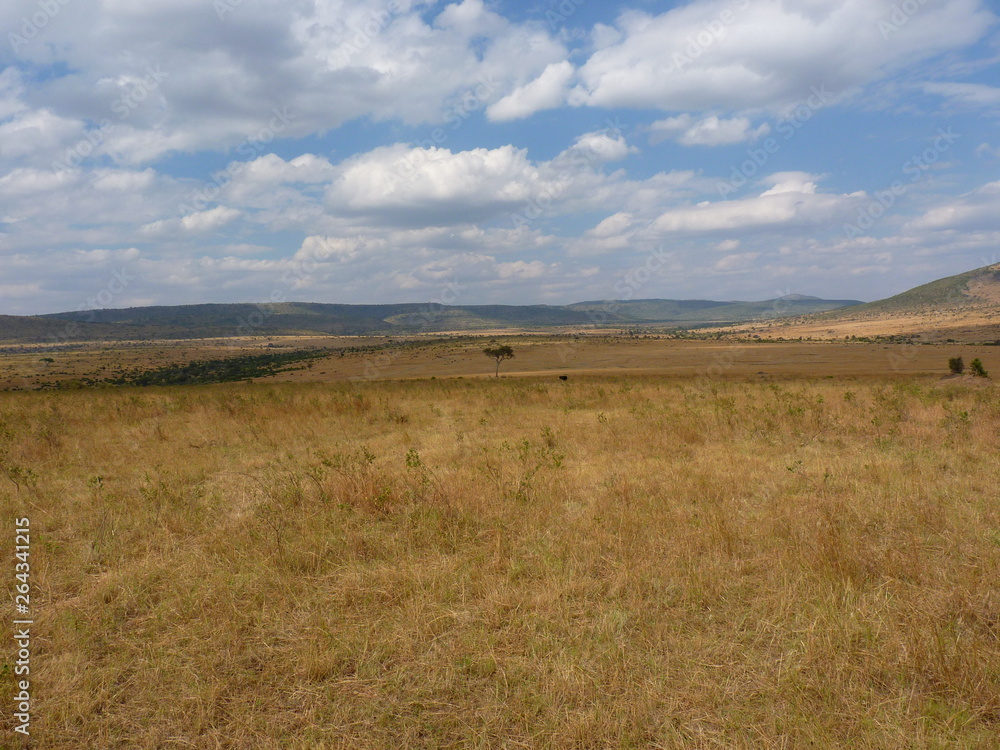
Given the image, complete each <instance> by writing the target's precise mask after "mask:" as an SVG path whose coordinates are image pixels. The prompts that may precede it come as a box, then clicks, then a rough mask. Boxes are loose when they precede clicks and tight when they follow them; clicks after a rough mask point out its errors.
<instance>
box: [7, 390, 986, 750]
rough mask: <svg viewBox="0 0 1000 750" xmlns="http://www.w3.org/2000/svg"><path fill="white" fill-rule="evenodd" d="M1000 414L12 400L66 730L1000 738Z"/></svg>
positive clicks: (314, 735) (833, 407)
mask: <svg viewBox="0 0 1000 750" xmlns="http://www.w3.org/2000/svg"><path fill="white" fill-rule="evenodd" d="M998 428H1000V401H998V399H997V392H996V389H995V388H983V389H969V388H963V387H962V386H961V385H959V384H956V385H954V386H944V387H939V388H931V387H928V386H927V385H923V384H920V383H917V382H909V381H905V380H903V381H896V382H889V381H886V382H881V381H877V380H874V381H872V380H867V381H843V382H835V381H831V380H824V381H807V380H804V379H803V380H796V379H789V380H776V381H772V382H769V383H757V382H744V381H739V380H733V381H718V382H710V381H708V382H700V383H697V384H694V383H691V382H690V381H685V380H683V379H660V378H647V379H635V378H614V377H606V378H589V379H588V378H574V379H573V380H572V381H570V382H569V383H560V382H558V381H544V382H543V381H532V380H504V379H501V380H499V381H496V380H488V381H487V380H478V381H463V380H451V381H442V380H435V381H415V382H403V383H369V384H361V385H346V384H344V385H316V384H313V385H309V384H275V385H250V386H248V385H232V386H216V387H197V388H190V389H183V388H175V389H146V390H133V389H120V390H110V391H92V392H65V393H63V392H60V393H7V394H0V467H2V468H3V474H0V483H2V485H0V493H2V495H0V497H2V503H3V507H4V511H5V517H6V518H12V517H14V516H21V515H28V516H30V517H31V519H32V529H33V532H34V536H33V546H34V549H33V566H32V570H33V574H34V575H35V577H34V578H33V585H34V593H35V597H36V600H37V601H35V610H36V625H35V628H36V631H35V633H36V639H35V642H34V648H35V651H34V654H33V659H34V662H33V665H34V668H35V671H36V674H35V680H36V681H35V683H34V691H35V698H36V705H35V708H34V714H35V723H34V725H33V729H34V730H35V733H36V737H37V745H36V746H37V747H45V748H54V749H59V748H67V749H68V748H79V747H92V748H150V749H152V748H164V747H198V748H219V747H221V748H257V747H276V748H279V747H280V748H324V747H326V748H398V747H427V748H439V747H463V748H493V747H495V748H501V747H531V748H549V747H551V748H568V747H578V748H587V747H593V748H610V747H613V748H649V747H659V748H784V747H808V746H810V745H812V746H815V747H844V748H848V747H850V748H945V747H949V748H950V747H967V748H989V747H994V746H995V743H996V737H997V736H998V733H1000V676H998V675H1000V598H998V592H997V581H998V580H1000V577H998V574H1000V504H998V500H1000V457H998V454H997V451H996V437H997V432H998ZM12 477H13V478H12ZM14 479H16V480H17V481H16V482H15V481H14ZM33 601H34V600H33ZM9 653H10V651H9V649H8V651H6V652H5V654H7V656H6V657H5V659H6V660H7V662H8V665H9ZM8 668H9V667H8ZM12 695H13V693H12V691H11V681H10V680H9V679H8V680H5V681H4V683H3V693H2V695H0V699H2V700H3V701H6V702H8V704H9V703H10V700H11V698H12Z"/></svg>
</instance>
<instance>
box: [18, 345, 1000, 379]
mask: <svg viewBox="0 0 1000 750" xmlns="http://www.w3.org/2000/svg"><path fill="white" fill-rule="evenodd" d="M490 340H496V341H498V342H500V343H505V344H510V345H511V346H513V348H514V351H515V352H516V357H515V359H513V360H512V361H509V362H505V363H504V364H503V366H502V368H501V372H502V373H504V374H505V375H510V376H535V375H553V376H554V375H558V374H571V375H574V376H576V375H581V374H590V375H594V374H645V375H651V374H660V375H685V376H703V375H705V374H706V373H708V374H712V375H723V374H724V375H727V376H732V375H758V374H764V375H768V376H788V375H806V376H827V375H834V376H837V377H843V376H855V375H877V376H882V375H895V376H910V375H931V374H938V375H944V374H946V373H947V372H948V368H947V362H948V359H949V358H951V357H958V356H961V357H964V358H965V359H966V361H972V359H974V358H976V357H979V358H981V359H982V361H983V363H984V364H985V365H986V369H987V370H991V369H992V370H996V371H997V372H1000V348H998V347H995V346H974V345H967V344H944V345H935V346H920V345H908V344H874V343H862V342H851V343H845V342H840V343H831V342H818V341H816V342H807V341H806V342H781V343H765V342H759V341H757V342H754V341H738V342H730V341H699V340H678V339H671V338H666V337H635V336H615V335H608V334H603V335H601V334H593V333H592V334H589V335H580V336H575V337H574V336H570V335H521V336H503V335H501V334H499V333H494V335H493V336H492V337H486V336H478V337H477V336H462V337H455V338H451V339H441V338H439V337H437V336H428V337H414V338H411V339H408V340H407V339H392V338H386V337H377V336H364V337H360V336H359V337H351V338H343V337H341V338H334V337H323V336H320V337H316V336H308V337H299V336H273V337H259V338H256V339H245V340H234V341H224V340H206V341H175V342H157V343H150V342H127V343H118V344H100V345H95V344H79V345H77V346H75V347H74V348H72V349H70V350H60V351H46V350H40V349H39V348H37V347H12V351H11V352H9V353H6V354H2V355H0V357H2V358H0V390H2V389H5V388H18V389H33V388H37V387H39V385H41V384H42V383H60V382H62V383H65V382H66V381H73V380H79V379H81V378H87V377H89V378H95V379H103V378H108V377H112V376H114V375H115V374H117V373H120V372H122V371H123V370H135V369H139V370H145V369H151V368H156V367H162V366H165V365H180V364H185V363H188V362H191V361H193V360H205V359H216V358H227V357H234V356H237V355H242V354H267V353H280V352H286V351H292V350H299V349H313V348H318V349H328V350H331V354H330V356H328V357H326V358H323V359H317V360H315V361H310V362H308V363H304V365H303V366H302V367H299V366H298V365H296V366H295V367H296V368H297V369H292V370H290V371H288V372H286V373H282V374H280V375H278V376H276V377H273V378H269V379H268V382H271V381H274V380H276V381H281V382H299V383H304V382H333V381H342V380H357V379H363V380H370V379H386V378H388V379H403V378H431V377H439V378H440V377H480V376H481V377H487V376H492V375H493V371H494V366H495V365H494V363H493V362H492V360H489V359H487V358H486V357H484V356H483V352H482V350H483V347H484V346H487V345H488V344H489V343H490ZM44 359H51V360H52V362H45V361H43V360H44Z"/></svg>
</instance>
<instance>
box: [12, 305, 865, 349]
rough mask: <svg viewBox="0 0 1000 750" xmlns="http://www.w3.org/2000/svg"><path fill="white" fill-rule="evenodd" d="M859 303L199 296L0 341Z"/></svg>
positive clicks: (714, 314)
mask: <svg viewBox="0 0 1000 750" xmlns="http://www.w3.org/2000/svg"><path fill="white" fill-rule="evenodd" d="M858 304H861V303H860V302H857V301H856V300H822V299H818V298H816V297H805V296H802V295H792V296H789V297H783V298H781V299H778V300H766V301H763V302H717V301H713V300H661V299H646V300H627V301H614V300H611V301H606V302H601V301H592V302H580V303H577V304H573V305H565V306H558V305H456V306H442V305H429V304H419V303H411V304H394V305H340V304H322V303H303V302H285V303H277V304H267V305H256V304H205V305H178V306H156V307H133V308H124V309H113V310H85V311H78V312H62V313H52V314H49V315H38V316H31V317H16V316H0V342H8V343H54V342H63V341H65V342H66V343H72V342H74V341H93V340H112V341H119V340H142V339H146V340H150V339H151V340H162V339H184V338H216V337H230V336H249V335H291V334H307V335H308V334H317V333H318V334H330V335H364V334H388V335H393V334H408V333H417V332H425V333H434V332H441V331H475V330H489V329H496V328H519V329H532V330H537V329H549V328H553V329H554V328H560V327H567V326H570V327H579V326H593V325H598V326H628V325H654V324H655V325H669V326H675V327H679V328H687V327H697V326H699V325H702V326H703V325H711V324H718V323H738V322H745V321H751V320H766V319H773V318H778V317H782V316H788V315H803V314H806V313H811V312H817V311H820V310H831V309H835V308H839V307H843V306H844V305H858Z"/></svg>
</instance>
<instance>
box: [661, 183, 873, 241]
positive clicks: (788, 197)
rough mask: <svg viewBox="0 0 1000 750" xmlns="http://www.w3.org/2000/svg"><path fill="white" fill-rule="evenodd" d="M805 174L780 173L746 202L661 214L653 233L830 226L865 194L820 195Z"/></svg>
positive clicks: (725, 203)
mask: <svg viewBox="0 0 1000 750" xmlns="http://www.w3.org/2000/svg"><path fill="white" fill-rule="evenodd" d="M808 177H811V176H809V175H804V174H802V173H780V174H777V175H774V176H772V177H771V178H770V180H769V181H768V182H769V183H773V186H772V187H771V188H770V189H768V190H766V191H764V192H763V193H761V194H760V195H759V196H756V197H752V198H744V199H742V200H731V201H717V202H715V203H712V202H710V201H705V202H703V203H699V204H697V205H695V206H689V207H684V208H675V209H671V210H669V211H666V212H665V213H663V214H661V215H660V216H659V218H657V219H656V221H655V222H654V223H653V226H652V228H653V230H654V231H656V232H664V233H676V232H683V233H704V232H733V231H741V230H753V229H762V228H771V229H780V228H782V227H791V226H795V227H801V226H808V225H824V224H826V225H829V224H830V223H831V222H834V221H835V220H837V219H838V218H846V217H848V216H849V215H850V211H852V210H853V209H855V208H856V207H857V205H858V202H859V201H860V200H862V199H863V194H860V193H854V194H850V195H834V194H829V193H819V192H817V190H816V184H815V183H814V182H812V181H810V180H808V179H807V178H808Z"/></svg>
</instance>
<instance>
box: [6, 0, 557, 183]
mask: <svg viewBox="0 0 1000 750" xmlns="http://www.w3.org/2000/svg"><path fill="white" fill-rule="evenodd" d="M14 5H15V6H17V5H19V4H18V3H14ZM20 5H21V6H23V8H21V11H22V12H21V13H17V11H16V9H15V10H14V11H11V10H10V7H9V6H10V4H8V5H7V6H5V10H4V11H0V13H2V14H3V19H5V20H7V21H9V23H4V24H3V28H17V27H19V26H20V25H21V23H20V21H21V16H22V15H23V14H24V12H28V15H29V16H30V11H33V10H37V4H32V3H26V2H23V3H20ZM435 5H436V4H435V3H432V2H427V1H425V0H351V1H350V2H348V1H344V0H331V2H322V3H312V2H305V0H296V1H294V2H284V1H281V2H279V1H278V0H269V1H268V0H265V1H263V2H255V3H243V4H239V5H237V6H235V7H234V8H232V9H231V10H230V11H228V12H225V13H221V14H220V13H218V12H217V11H216V9H215V8H214V7H213V4H212V3H211V2H200V1H197V0H184V1H183V2H175V1H170V2H168V1H167V0H149V2H144V3H141V4H135V3H126V2H103V3H102V2H99V0H74V2H73V3H70V4H67V5H65V7H61V9H60V11H59V13H58V14H57V16H56V17H55V18H53V19H52V21H51V23H49V24H48V25H47V27H46V28H45V29H44V43H43V40H42V39H38V40H35V41H33V42H31V43H29V44H26V45H24V46H23V48H19V50H18V56H19V58H21V59H26V60H30V61H31V62H32V63H34V64H51V63H52V62H54V59H53V57H52V56H53V53H54V51H55V50H58V54H59V61H60V62H62V63H64V64H65V65H67V66H68V67H70V68H71V69H72V70H73V71H74V72H73V73H72V74H71V75H64V76H62V77H53V78H49V79H43V80H40V81H35V82H34V85H33V99H34V102H35V106H36V108H37V109H38V110H40V111H41V110H46V108H47V111H48V112H49V116H50V118H54V120H53V123H50V124H49V125H48V127H52V126H53V124H54V122H55V121H58V120H66V121H68V122H70V123H73V122H83V121H85V120H89V121H91V122H100V121H101V120H103V119H109V120H111V121H112V122H113V123H114V125H115V128H114V131H113V133H112V134H111V136H110V137H109V138H108V142H107V144H106V145H105V148H104V150H103V152H102V153H106V154H109V155H111V156H112V157H113V158H115V159H117V160H119V161H120V162H121V163H127V164H136V165H138V164H144V163H148V162H150V161H152V160H155V159H157V158H159V157H161V156H162V155H164V154H168V153H171V152H175V151H196V150H199V149H203V148H227V147H233V146H236V145H237V144H239V143H240V142H241V141H244V140H245V139H247V138H248V137H250V136H252V135H254V134H256V133H258V132H260V131H261V129H262V128H266V127H267V126H268V124H269V123H270V122H271V121H272V120H273V110H274V109H275V108H276V107H277V108H281V109H284V110H286V111H287V112H288V114H289V117H288V122H285V123H283V128H282V135H283V136H285V137H287V136H302V135H307V134H310V133H315V132H323V131H326V130H329V129H330V128H332V127H337V126H339V125H341V124H343V123H345V122H347V121H349V120H352V119H356V118H359V117H366V116H367V117H371V118H373V119H399V120H402V121H404V122H407V123H410V124H418V123H435V122H443V121H444V120H445V118H446V117H447V115H448V112H449V108H450V107H452V106H453V105H454V102H455V101H457V100H460V99H461V98H462V97H463V95H465V94H467V93H468V92H471V91H478V92H479V93H480V94H482V95H483V101H482V102H481V103H482V105H483V106H486V105H489V104H492V103H494V102H495V101H496V100H498V99H502V98H503V97H505V96H508V95H510V94H511V93H512V92H514V91H515V90H517V91H521V92H522V93H521V94H519V95H518V96H515V98H514V100H508V103H507V104H505V105H503V107H501V108H500V110H498V111H500V112H503V110H504V109H505V108H506V109H507V110H508V111H511V108H516V106H517V105H516V101H515V100H516V99H517V98H518V97H521V98H525V97H526V98H527V99H526V100H527V101H530V103H531V106H534V107H539V106H546V105H547V103H548V101H549V98H550V96H551V94H550V93H549V89H551V88H552V87H553V86H554V85H555V83H557V82H558V81H560V80H563V79H565V77H566V75H567V72H571V71H572V66H570V65H569V64H568V63H566V62H565V60H566V57H567V55H568V51H567V49H566V47H565V46H564V45H563V44H562V43H561V42H559V41H558V40H556V39H555V38H553V37H552V36H551V34H549V33H548V31H547V30H545V29H544V28H542V27H541V26H539V25H538V24H530V23H528V24H519V23H515V22H512V21H509V20H508V19H506V18H504V17H502V16H500V15H498V14H497V13H494V12H492V11H490V10H488V9H487V8H486V7H485V5H484V4H483V2H482V0H465V1H464V2H461V3H452V4H448V5H444V6H443V7H439V10H438V11H437V12H436V13H435V12H434V11H435ZM227 7H228V6H227ZM10 52H11V50H10V49H9V47H8V48H6V49H4V50H2V51H0V70H3V69H4V68H5V67H6V65H5V62H6V61H5V60H4V56H6V55H9V54H10ZM150 71H154V72H155V75H151V73H150ZM530 82H534V83H530ZM13 88H16V82H12V81H10V80H6V79H0V113H2V112H3V111H4V100H5V98H9V93H7V94H6V95H5V92H8V90H12V89H13ZM95 92H98V93H99V96H95V95H94V94H95ZM522 106H523V105H522ZM36 117H37V115H36Z"/></svg>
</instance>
